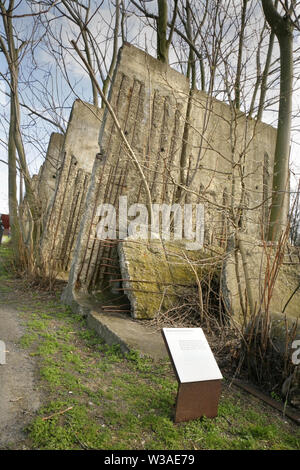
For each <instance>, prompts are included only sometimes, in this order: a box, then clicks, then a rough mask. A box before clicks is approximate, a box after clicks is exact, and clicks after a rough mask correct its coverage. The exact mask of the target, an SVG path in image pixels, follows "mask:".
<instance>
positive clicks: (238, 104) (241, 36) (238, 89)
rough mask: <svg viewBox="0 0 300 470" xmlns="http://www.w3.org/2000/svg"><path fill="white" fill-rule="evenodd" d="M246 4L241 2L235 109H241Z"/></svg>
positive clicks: (246, 0)
mask: <svg viewBox="0 0 300 470" xmlns="http://www.w3.org/2000/svg"><path fill="white" fill-rule="evenodd" d="M247 4H248V0H243V6H242V15H241V31H240V34H239V51H238V61H237V68H236V78H235V83H234V93H235V97H234V103H235V107H236V108H237V109H240V107H241V75H242V56H243V48H244V37H245V27H246V12H247Z"/></svg>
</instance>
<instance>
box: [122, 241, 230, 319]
mask: <svg viewBox="0 0 300 470" xmlns="http://www.w3.org/2000/svg"><path fill="white" fill-rule="evenodd" d="M221 255H222V251H221V250H220V248H218V249H215V250H212V249H210V250H208V249H202V250H197V251H196V250H195V251H187V250H186V249H185V243H184V241H180V242H163V243H162V242H161V241H160V240H152V241H142V240H134V239H127V240H124V241H123V242H122V243H121V244H120V246H119V258H120V267H121V273H122V278H123V279H124V280H123V287H124V288H125V293H126V294H127V296H128V298H129V300H130V303H131V307H132V315H133V317H134V318H144V319H146V318H148V319H150V318H154V317H155V315H156V314H157V313H158V312H159V311H160V310H162V311H165V310H167V309H169V308H171V307H172V306H173V305H174V303H175V302H176V301H177V300H178V298H179V297H180V292H181V290H182V289H186V288H187V287H188V286H195V285H197V277H198V279H199V280H200V281H201V279H202V278H203V277H204V276H205V275H207V274H208V273H212V272H213V273H214V275H215V276H217V277H218V279H219V278H220V273H221V264H222V256H221Z"/></svg>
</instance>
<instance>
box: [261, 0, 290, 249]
mask: <svg viewBox="0 0 300 470" xmlns="http://www.w3.org/2000/svg"><path fill="white" fill-rule="evenodd" d="M262 5H263V10H264V14H265V17H266V20H267V21H268V23H269V25H270V27H271V30H272V31H273V32H274V34H275V35H276V37H277V39H278V42H279V48H280V98H279V111H278V126H277V139H276V148H275V157H274V171H273V187H272V204H271V212H270V221H269V231H268V239H269V240H270V241H278V240H279V238H280V235H281V233H282V232H283V231H284V230H285V228H286V224H287V215H288V194H289V193H288V189H289V154H290V139H291V118H292V92H293V23H292V21H291V19H290V18H289V16H288V15H285V16H284V17H282V16H281V15H280V14H279V13H278V12H277V10H276V9H275V7H274V4H273V2H272V0H262Z"/></svg>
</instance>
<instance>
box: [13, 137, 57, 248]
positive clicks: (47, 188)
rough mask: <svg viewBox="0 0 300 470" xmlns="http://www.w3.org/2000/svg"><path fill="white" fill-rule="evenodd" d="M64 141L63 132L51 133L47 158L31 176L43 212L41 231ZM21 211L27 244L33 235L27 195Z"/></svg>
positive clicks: (52, 191) (53, 187) (51, 196)
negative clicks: (36, 172) (35, 173)
mask: <svg viewBox="0 0 300 470" xmlns="http://www.w3.org/2000/svg"><path fill="white" fill-rule="evenodd" d="M63 141H64V136H63V135H62V134H58V133H55V132H53V133H52V134H51V136H50V139H49V144H48V149H47V153H46V157H45V160H44V162H43V164H42V165H41V167H40V171H39V173H38V174H37V175H33V176H32V178H31V184H32V188H33V191H34V193H35V195H36V199H37V203H38V208H37V209H38V211H39V212H40V214H41V231H42V230H43V228H44V223H45V220H46V217H47V211H48V209H49V206H50V204H51V200H52V198H53V195H54V191H55V186H56V180H57V176H58V171H59V168H60V165H61V159H62V153H61V149H62V145H63ZM21 213H22V214H23V218H22V219H23V230H24V235H25V236H24V239H25V242H26V244H27V243H29V237H30V236H31V234H30V230H31V216H30V213H29V208H28V204H27V197H26V195H25V197H24V199H23V201H22V203H21Z"/></svg>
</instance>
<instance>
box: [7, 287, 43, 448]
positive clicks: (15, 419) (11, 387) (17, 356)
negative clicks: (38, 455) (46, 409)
mask: <svg viewBox="0 0 300 470" xmlns="http://www.w3.org/2000/svg"><path fill="white" fill-rule="evenodd" d="M0 296H1V297H2V302H3V299H7V305H3V303H2V302H1V304H0V340H2V341H4V342H5V346H6V350H7V352H6V364H4V365H0V449H9V448H14V449H18V448H19V449H25V448H26V443H25V437H26V436H25V434H24V431H23V429H24V427H25V426H26V424H27V423H28V422H29V420H30V418H31V417H32V414H33V413H34V412H35V411H36V410H37V408H38V407H39V405H40V396H39V391H38V390H37V388H36V387H35V380H34V375H35V374H34V373H35V361H34V359H33V358H31V357H30V356H29V355H28V354H27V353H26V352H24V351H23V350H21V349H20V348H19V347H18V342H19V340H20V338H21V336H22V335H23V334H24V331H23V327H22V325H21V319H20V316H19V313H18V311H17V308H16V304H15V300H12V299H9V298H10V297H12V296H13V293H10V294H7V293H6V292H1V280H0Z"/></svg>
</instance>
